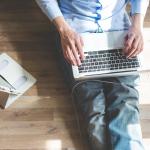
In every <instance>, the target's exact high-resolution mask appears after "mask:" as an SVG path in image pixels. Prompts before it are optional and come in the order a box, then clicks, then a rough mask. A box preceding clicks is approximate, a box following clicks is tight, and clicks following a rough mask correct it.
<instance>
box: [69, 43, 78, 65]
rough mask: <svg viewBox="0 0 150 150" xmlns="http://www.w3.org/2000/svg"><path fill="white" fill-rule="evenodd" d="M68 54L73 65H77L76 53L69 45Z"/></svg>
mask: <svg viewBox="0 0 150 150" xmlns="http://www.w3.org/2000/svg"><path fill="white" fill-rule="evenodd" d="M66 54H67V57H68V60H69V62H70V63H71V64H72V65H77V63H76V59H75V57H74V54H73V53H72V51H71V49H70V47H69V46H68V47H67V51H66Z"/></svg>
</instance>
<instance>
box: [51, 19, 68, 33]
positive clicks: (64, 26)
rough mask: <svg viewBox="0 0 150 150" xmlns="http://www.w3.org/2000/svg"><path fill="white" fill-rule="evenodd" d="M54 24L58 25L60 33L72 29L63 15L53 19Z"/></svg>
mask: <svg viewBox="0 0 150 150" xmlns="http://www.w3.org/2000/svg"><path fill="white" fill-rule="evenodd" d="M53 23H54V25H55V26H56V28H57V30H58V32H59V34H63V33H64V32H65V31H66V30H69V29H70V26H69V25H68V24H67V22H66V21H65V19H64V18H63V17H57V18H55V19H54V20H53Z"/></svg>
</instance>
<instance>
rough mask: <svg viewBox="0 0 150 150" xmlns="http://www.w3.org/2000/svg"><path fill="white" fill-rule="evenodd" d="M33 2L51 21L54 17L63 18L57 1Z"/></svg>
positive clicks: (37, 0) (39, 0)
mask: <svg viewBox="0 0 150 150" xmlns="http://www.w3.org/2000/svg"><path fill="white" fill-rule="evenodd" d="M35 1H36V2H37V4H38V5H39V6H40V8H41V9H42V11H43V12H44V13H45V14H46V15H47V16H48V18H49V19H50V20H51V21H52V20H53V19H55V18H56V17H59V16H63V15H62V13H61V10H60V8H59V5H58V2H57V0H35Z"/></svg>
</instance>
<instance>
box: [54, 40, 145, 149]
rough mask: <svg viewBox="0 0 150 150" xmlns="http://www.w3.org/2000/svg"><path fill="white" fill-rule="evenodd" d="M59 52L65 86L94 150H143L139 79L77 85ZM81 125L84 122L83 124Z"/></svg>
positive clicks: (129, 77)
mask: <svg viewBox="0 0 150 150" xmlns="http://www.w3.org/2000/svg"><path fill="white" fill-rule="evenodd" d="M57 46H58V47H57V50H58V52H59V54H60V61H61V66H62V70H63V73H64V75H65V79H66V82H67V83H68V85H69V87H70V89H72V88H73V87H74V86H76V85H77V86H76V88H75V89H74V91H73V99H74V101H75V104H76V106H77V109H78V110H79V111H80V112H81V115H82V118H83V121H84V123H85V128H86V131H87V134H88V138H89V142H90V146H91V148H90V149H91V150H144V147H143V144H142V134H141V127H140V122H139V108H138V91H137V90H136V86H137V83H138V82H139V81H138V80H139V76H138V75H130V76H120V77H111V78H98V79H90V80H84V81H75V80H74V78H73V75H72V71H71V65H70V64H68V63H67V61H66V60H65V59H64V57H63V53H62V50H61V46H60V43H58V38H57ZM81 123H82V122H81Z"/></svg>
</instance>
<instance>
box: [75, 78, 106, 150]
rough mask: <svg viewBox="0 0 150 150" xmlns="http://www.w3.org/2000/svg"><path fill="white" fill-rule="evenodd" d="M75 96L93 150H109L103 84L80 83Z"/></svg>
mask: <svg viewBox="0 0 150 150" xmlns="http://www.w3.org/2000/svg"><path fill="white" fill-rule="evenodd" d="M73 95H74V101H75V103H76V106H77V108H78V110H79V112H80V114H81V115H82V118H83V119H82V121H83V122H84V127H85V128H86V130H87V135H88V138H89V143H90V145H91V150H107V148H106V146H107V144H106V139H107V132H106V123H105V97H104V93H103V85H102V83H100V82H98V81H92V80H91V81H86V82H83V83H80V84H79V85H78V86H77V87H76V88H75V90H74V93H73ZM80 123H82V122H80Z"/></svg>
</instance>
